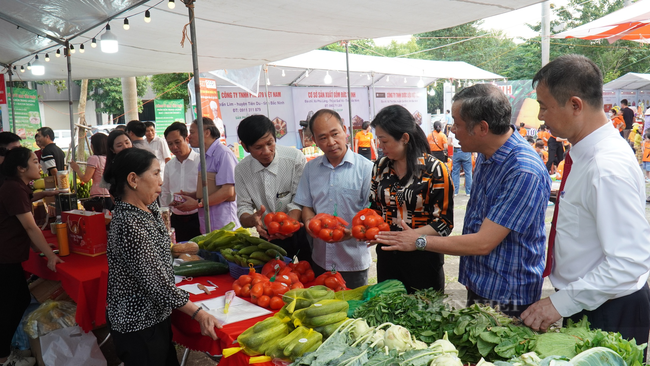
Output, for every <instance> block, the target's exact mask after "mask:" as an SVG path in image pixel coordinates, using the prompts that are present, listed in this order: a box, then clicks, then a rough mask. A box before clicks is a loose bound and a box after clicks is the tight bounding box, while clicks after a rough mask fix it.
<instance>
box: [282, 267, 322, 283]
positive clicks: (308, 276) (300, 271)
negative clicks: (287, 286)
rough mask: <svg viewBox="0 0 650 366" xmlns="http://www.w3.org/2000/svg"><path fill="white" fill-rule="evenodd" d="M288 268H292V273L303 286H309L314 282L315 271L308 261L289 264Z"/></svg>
mask: <svg viewBox="0 0 650 366" xmlns="http://www.w3.org/2000/svg"><path fill="white" fill-rule="evenodd" d="M287 267H289V268H291V271H293V272H294V273H295V274H297V275H298V279H299V280H300V282H302V283H303V284H308V283H310V282H311V281H313V280H314V277H315V274H314V270H313V269H311V265H310V264H309V262H307V261H299V262H298V263H293V262H292V263H289V264H288V265H287Z"/></svg>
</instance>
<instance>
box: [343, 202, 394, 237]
mask: <svg viewBox="0 0 650 366" xmlns="http://www.w3.org/2000/svg"><path fill="white" fill-rule="evenodd" d="M380 231H390V225H388V224H387V223H386V222H384V219H383V218H382V217H381V216H379V215H378V214H377V212H376V211H375V210H372V209H369V208H364V209H363V210H361V211H359V212H358V213H357V214H356V215H355V216H354V218H353V219H352V236H353V237H355V238H356V239H359V240H373V239H375V237H376V236H377V233H379V232H380Z"/></svg>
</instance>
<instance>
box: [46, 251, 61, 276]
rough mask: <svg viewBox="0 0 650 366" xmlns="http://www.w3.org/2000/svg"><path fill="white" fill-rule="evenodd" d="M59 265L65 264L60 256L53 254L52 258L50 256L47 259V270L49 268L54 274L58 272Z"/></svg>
mask: <svg viewBox="0 0 650 366" xmlns="http://www.w3.org/2000/svg"><path fill="white" fill-rule="evenodd" d="M58 263H65V262H64V261H63V259H61V258H59V256H58V255H56V254H54V253H52V256H50V257H49V258H48V259H47V268H49V269H50V270H51V271H52V272H56V265H57V264H58Z"/></svg>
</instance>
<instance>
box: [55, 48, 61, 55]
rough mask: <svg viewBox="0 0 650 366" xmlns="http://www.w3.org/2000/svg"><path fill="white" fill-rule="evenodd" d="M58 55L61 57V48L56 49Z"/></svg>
mask: <svg viewBox="0 0 650 366" xmlns="http://www.w3.org/2000/svg"><path fill="white" fill-rule="evenodd" d="M56 57H61V49H58V50H56Z"/></svg>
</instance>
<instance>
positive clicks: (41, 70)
mask: <svg viewBox="0 0 650 366" xmlns="http://www.w3.org/2000/svg"><path fill="white" fill-rule="evenodd" d="M28 65H29V64H28ZM31 69H32V75H36V76H41V75H43V74H45V66H43V65H42V64H41V62H40V61H38V55H35V56H34V65H32V67H31Z"/></svg>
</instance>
